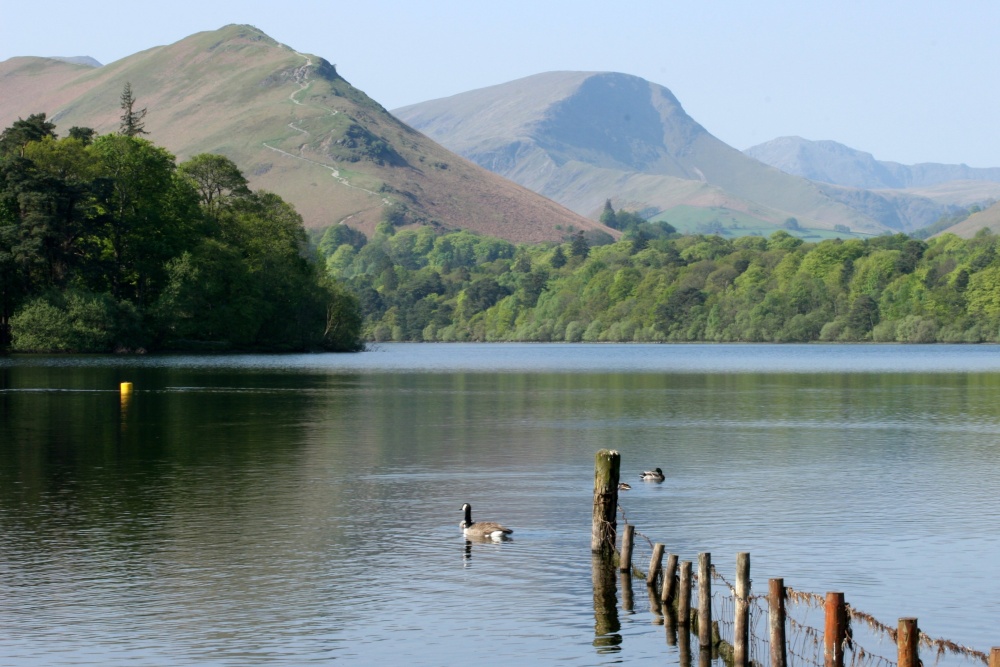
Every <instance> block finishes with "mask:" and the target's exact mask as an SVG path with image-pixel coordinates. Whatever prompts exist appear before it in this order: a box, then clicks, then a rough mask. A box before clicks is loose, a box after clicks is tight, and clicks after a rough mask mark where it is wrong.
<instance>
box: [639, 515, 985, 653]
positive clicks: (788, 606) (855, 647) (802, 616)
mask: <svg viewBox="0 0 1000 667" xmlns="http://www.w3.org/2000/svg"><path fill="white" fill-rule="evenodd" d="M626 523H627V521H626ZM653 550H654V545H653V541H652V540H651V539H650V538H649V537H648V536H646V535H643V534H642V533H640V532H639V531H638V530H636V531H635V537H634V541H633V544H632V559H631V560H632V573H633V575H632V576H633V577H634V578H640V579H643V580H644V579H645V578H646V574H647V572H648V570H647V567H649V566H652V563H651V562H650V561H651V559H652V558H653ZM647 563H648V564H650V565H649V566H647V565H645V564H647ZM711 573H712V597H711V600H712V603H711V604H712V625H713V629H714V630H715V633H714V634H715V636H716V638H717V639H716V641H718V642H719V643H720V644H721V645H726V646H729V647H732V646H733V645H734V644H735V627H734V619H735V618H736V600H737V597H736V588H735V586H733V585H732V584H731V583H730V582H729V581H728V580H727V579H726V578H725V577H724V576H723V575H721V574H720V573H719V572H718V570H717V569H716V568H715V566H714V565H713V566H712V569H711ZM692 579H693V581H694V582H697V579H698V573H692ZM719 584H721V585H719ZM695 586H697V583H693V584H692V587H693V588H694V587H695ZM647 593H648V594H649V595H650V596H651V599H650V608H651V609H657V608H658V607H657V604H656V603H657V602H658V599H659V596H660V589H659V588H658V587H657V588H653V589H647ZM748 603H749V623H748V630H749V631H748V636H749V641H748V645H747V649H748V655H749V660H750V663H751V665H753V666H755V667H770V665H771V647H770V628H769V616H770V607H769V601H768V597H767V595H754V594H753V593H752V592H751V594H750V595H749V599H748ZM825 604H826V598H825V596H822V595H818V594H816V593H810V592H805V591H799V590H795V589H793V588H790V587H786V588H785V618H786V625H785V654H786V662H787V666H788V667H824V666H825V655H824V651H825V641H824V631H825V620H826V611H825ZM846 612H847V638H846V640H845V641H844V646H843V649H844V665H845V667H896V666H897V655H898V653H897V644H896V642H897V634H898V630H897V628H896V627H893V626H890V625H888V624H886V623H883V622H882V621H880V620H878V619H877V618H875V617H874V616H872V615H871V614H868V613H866V612H864V611H861V610H860V609H855V608H854V607H852V606H851V605H849V604H848V605H846ZM919 649H920V657H921V662H920V665H921V667H944V666H945V665H947V666H949V667H950V666H952V665H965V666H968V667H978V665H987V664H989V656H988V655H987V654H986V653H983V652H982V651H977V650H975V649H972V648H968V647H965V646H961V645H959V644H957V643H956V642H953V641H950V640H947V639H936V638H933V637H929V636H928V635H926V634H925V633H923V632H920V633H919ZM724 661H725V660H724ZM726 662H728V661H726Z"/></svg>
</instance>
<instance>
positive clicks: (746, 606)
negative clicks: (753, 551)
mask: <svg viewBox="0 0 1000 667" xmlns="http://www.w3.org/2000/svg"><path fill="white" fill-rule="evenodd" d="M734 602H735V603H736V604H735V606H736V618H734V619H733V666H734V667H747V665H749V664H750V645H749V642H750V554H749V553H747V552H745V551H741V552H740V553H738V554H736V600H735V601H734Z"/></svg>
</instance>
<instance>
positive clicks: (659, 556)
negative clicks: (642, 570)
mask: <svg viewBox="0 0 1000 667" xmlns="http://www.w3.org/2000/svg"><path fill="white" fill-rule="evenodd" d="M663 549H664V546H663V545H662V544H660V543H656V544H654V545H653V556H652V558H650V559H649V572H648V573H646V585H647V586H650V587H655V586H656V578H657V577H658V576H660V568H661V567H662V566H663Z"/></svg>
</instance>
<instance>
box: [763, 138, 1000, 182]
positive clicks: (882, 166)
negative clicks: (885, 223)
mask: <svg viewBox="0 0 1000 667" xmlns="http://www.w3.org/2000/svg"><path fill="white" fill-rule="evenodd" d="M744 152H745V153H746V154H747V155H749V156H751V157H753V158H756V159H757V160H760V161H761V162H763V163H764V164H769V165H771V166H772V167H776V168H778V169H780V170H782V171H784V172H785V173H788V174H794V175H795V176H801V177H803V178H808V179H810V180H813V181H821V182H823V183H832V184H834V185H843V186H846V187H851V188H865V189H869V190H872V189H874V190H878V189H908V188H926V187H929V186H935V185H940V184H942V183H947V182H950V181H991V182H995V183H1000V169H997V168H994V169H976V168H974V167H969V166H967V165H964V164H957V165H954V164H935V163H924V164H916V165H905V164H899V163H898V162H885V161H882V160H876V159H875V158H874V157H873V156H872V154H871V153H865V152H863V151H859V150H855V149H853V148H850V147H848V146H845V145H843V144H840V143H837V142H836V141H809V140H807V139H803V138H802V137H780V138H778V139H774V140H772V141H768V142H766V143H763V144H759V145H757V146H754V147H752V148H748V149H747V150H746V151H744Z"/></svg>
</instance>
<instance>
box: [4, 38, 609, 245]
mask: <svg viewBox="0 0 1000 667" xmlns="http://www.w3.org/2000/svg"><path fill="white" fill-rule="evenodd" d="M126 81H128V82H131V84H132V90H133V93H134V94H135V96H136V99H137V102H138V106H139V107H147V108H148V109H149V113H148V116H147V117H146V121H145V123H146V125H145V127H146V130H147V131H148V132H149V138H150V139H152V140H153V141H155V142H156V143H158V144H160V145H162V146H165V147H166V148H168V149H169V150H171V151H172V152H174V153H175V154H176V155H177V157H178V158H179V159H180V160H183V159H186V158H187V157H190V156H192V155H195V154H197V153H202V152H212V153H220V154H223V155H226V156H228V157H230V158H231V159H233V160H234V161H235V162H236V164H237V165H239V166H240V168H241V169H242V170H243V171H244V173H245V174H246V175H247V177H248V178H249V179H250V181H251V185H252V186H253V187H255V188H264V189H268V190H272V191H274V192H276V193H278V194H280V195H281V196H282V197H284V198H285V199H287V200H288V201H289V202H291V203H292V204H294V205H295V207H296V209H297V210H298V211H299V212H300V213H301V214H302V216H303V218H304V219H305V221H306V224H307V226H311V227H322V226H326V225H330V224H336V223H340V222H346V223H347V224H350V225H351V226H356V227H358V228H360V229H362V230H365V231H366V232H369V233H370V232H371V231H372V230H373V229H374V226H375V225H376V224H377V222H378V221H379V220H380V219H381V218H382V217H383V216H384V215H385V213H386V210H387V207H389V206H392V205H396V207H397V209H399V208H404V207H405V211H406V220H407V221H408V222H410V223H420V224H433V225H436V226H440V227H442V228H445V229H458V228H462V229H469V230H472V231H478V232H482V233H487V234H491V235H495V236H499V237H502V238H507V239H510V240H512V241H543V240H558V239H562V238H564V237H565V236H566V235H567V233H568V231H569V230H573V229H591V228H601V226H600V225H598V224H597V223H594V222H593V221H590V220H587V219H586V218H583V217H582V216H579V215H577V214H575V213H573V212H571V211H569V210H567V209H565V208H564V207H562V206H559V205H557V204H555V203H553V202H551V201H549V200H546V199H544V198H543V197H540V196H538V195H537V194H535V193H533V192H531V191H529V190H527V189H525V188H523V187H521V186H518V185H516V184H514V183H511V182H509V181H507V180H505V179H503V178H501V177H498V176H497V175H495V174H492V173H490V172H489V171H487V170H484V169H482V168H480V167H478V166H476V165H474V164H472V163H470V162H469V161H467V160H465V159H463V158H461V157H459V156H457V155H455V154H453V153H451V152H449V151H448V150H446V149H445V148H443V147H441V146H440V145H438V144H436V143H434V142H433V141H431V140H429V139H428V138H427V137H425V136H424V135H422V134H420V133H418V132H416V131H414V130H413V129H412V128H410V127H408V126H406V125H404V124H403V123H401V122H399V121H398V120H397V119H396V118H395V117H394V116H392V115H391V114H389V113H388V112H386V110H385V109H384V108H382V107H381V106H380V105H379V104H378V103H376V102H375V101H373V100H371V99H370V98H369V97H368V96H367V95H365V94H364V93H363V92H361V91H359V90H358V89H356V88H354V87H353V86H351V85H350V84H349V83H348V82H347V81H346V80H344V79H343V78H342V77H340V76H339V75H338V74H337V72H336V69H335V68H334V67H333V66H332V65H330V64H329V63H328V62H326V61H325V60H323V59H322V58H318V57H316V56H311V55H308V54H301V53H297V52H295V51H294V50H292V49H290V48H289V47H287V46H284V45H282V44H279V43H278V42H276V41H274V40H273V39H271V38H270V37H268V36H267V35H265V34H264V33H262V32H260V31H259V30H257V29H256V28H253V27H251V26H240V25H230V26H226V27H224V28H222V29H220V30H216V31H211V32H202V33H198V34H195V35H192V36H190V37H188V38H186V39H183V40H181V41H179V42H177V43H175V44H171V45H169V46H159V47H155V48H151V49H148V50H146V51H142V52H140V53H137V54H134V55H132V56H129V57H127V58H123V59H122V60H119V61H117V62H114V63H110V64H108V65H105V66H103V67H100V68H93V67H88V66H86V65H74V64H71V63H66V62H62V61H58V60H53V59H47V58H13V59H10V60H8V61H5V62H3V63H0V126H2V127H7V126H9V125H10V124H11V123H12V122H13V121H15V120H17V118H18V117H27V116H28V115H29V114H31V113H37V112H46V113H47V114H48V115H49V118H50V119H51V120H53V121H54V122H56V123H57V125H58V131H59V132H60V134H65V133H66V131H68V129H69V128H70V127H72V126H74V125H79V126H87V127H93V128H94V129H96V130H98V132H101V133H104V132H113V131H116V130H117V128H118V117H119V115H120V113H121V110H120V108H119V96H120V94H121V90H122V87H123V85H124V84H125V82H126Z"/></svg>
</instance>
